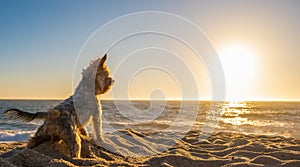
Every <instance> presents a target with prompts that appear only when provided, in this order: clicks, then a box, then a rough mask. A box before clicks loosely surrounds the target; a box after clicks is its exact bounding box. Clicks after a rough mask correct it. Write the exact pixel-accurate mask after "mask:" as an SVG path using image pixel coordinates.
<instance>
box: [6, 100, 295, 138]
mask: <svg viewBox="0 0 300 167" xmlns="http://www.w3.org/2000/svg"><path fill="white" fill-rule="evenodd" d="M60 102H61V101H59V100H0V142H10V141H25V140H28V139H29V137H30V136H32V135H33V134H34V132H35V130H36V128H37V127H38V126H40V125H41V124H42V123H43V122H42V121H40V120H38V121H32V122H29V123H27V122H20V121H18V120H12V119H8V118H6V117H4V116H3V115H2V113H3V112H4V111H5V110H7V109H9V108H18V109H21V110H25V111H29V112H45V111H47V110H48V109H51V108H52V107H54V106H55V105H57V104H58V103H60ZM101 103H102V108H103V130H104V132H105V133H107V132H113V131H117V130H119V129H129V128H131V129H136V130H139V131H156V132H162V131H180V132H184V131H188V130H195V129H201V128H203V127H210V128H211V129H212V130H214V131H215V132H217V131H225V132H235V133H246V134H249V133H251V134H260V135H279V136H284V137H294V138H297V139H300V102H225V103H221V102H213V103H212V102H209V101H152V102H150V101H110V100H103V101H101ZM87 129H88V131H89V132H91V131H92V130H91V126H88V127H87Z"/></svg>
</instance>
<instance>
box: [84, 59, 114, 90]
mask: <svg viewBox="0 0 300 167" xmlns="http://www.w3.org/2000/svg"><path fill="white" fill-rule="evenodd" d="M106 59H107V54H105V55H104V56H103V57H102V58H98V59H96V60H94V61H92V62H91V63H90V65H89V66H88V68H87V69H85V70H83V72H82V75H83V80H82V85H81V86H82V87H80V89H83V90H88V91H95V94H96V95H98V94H104V93H105V92H107V91H108V90H109V89H110V88H111V86H112V84H113V83H114V80H113V79H112V78H111V76H110V71H109V68H108V67H107V66H106V64H105V61H106ZM93 84H94V86H93ZM93 87H95V89H94V90H90V89H92V88H93Z"/></svg>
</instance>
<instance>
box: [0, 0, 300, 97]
mask: <svg viewBox="0 0 300 167" xmlns="http://www.w3.org/2000/svg"><path fill="white" fill-rule="evenodd" d="M299 9H300V1H297V0H284V1H280V0H253V1H234V0H228V1H221V0H219V1H208V0H207V1H201V0H200V1H196V0H194V1H179V0H178V1H176V0H164V1H161V0H154V1H146V0H128V1H123V0H118V1H116V0H115V1H114V0H112V1H101V0H97V1H96V0H95V1H66V0H60V1H58V0H51V1H38V0H35V1H34V0H27V1H21V0H20V1H9V0H7V1H6V0H2V1H1V2H0V24H1V26H0V60H1V61H0V75H1V79H0V82H1V83H0V98H2V99H3V98H5V99H6V98H21V99H22V98H42V99H43V98H50V99H51V98H65V97H67V96H68V95H70V94H71V93H72V75H73V67H74V64H75V61H76V56H77V54H78V52H79V50H80V48H81V47H82V45H83V44H84V42H85V41H86V39H87V38H88V37H89V36H90V35H91V34H92V33H93V32H94V31H95V30H96V29H97V28H99V27H100V26H101V25H103V24H105V23H106V22H108V21H110V20H112V19H114V18H116V17H119V16H122V15H124V14H128V13H132V12H137V11H148V10H155V11H164V12H170V13H174V14H177V15H181V16H183V17H185V18H187V19H189V20H191V21H193V22H194V23H195V24H197V25H198V26H199V27H200V28H202V29H203V31H204V32H205V33H206V34H207V36H208V38H209V39H210V40H211V42H212V44H213V45H214V46H215V47H216V50H217V52H220V54H222V50H224V49H225V50H226V47H230V46H231V45H236V44H243V45H245V46H247V47H248V48H250V50H251V51H253V54H254V55H253V56H254V57H255V63H254V64H255V67H249V68H256V69H257V70H256V71H255V73H254V74H253V75H255V79H253V80H249V82H248V84H245V83H243V84H245V87H241V88H240V89H241V90H232V89H233V88H232V87H230V86H228V87H229V89H230V90H228V91H229V93H228V94H229V95H230V96H233V97H235V96H237V98H239V97H240V98H242V99H271V100H272V99H274V100H300V74H299V71H300V64H299V62H300V48H299V43H300V32H299V29H300V19H299V16H300V10H299ZM124 26H126V25H124ZM223 53H224V52H223ZM225 59H226V58H225ZM237 63H239V62H237ZM132 65H133V66H134V64H132ZM233 65H234V64H233ZM113 70H114V69H112V71H113ZM124 72H126V71H124ZM145 75H149V76H150V74H147V73H145ZM235 77H238V75H237V74H235ZM139 79H141V78H137V81H136V84H137V87H139V89H143V87H142V86H141V85H138V83H140V81H138V80H139ZM116 80H117V81H118V78H117V79H116ZM120 82H121V83H120ZM165 82H167V80H166V81H165ZM235 82H238V81H237V79H236V78H235ZM117 83H118V82H116V84H117ZM119 84H122V80H119ZM151 84H152V85H153V84H154V83H151V82H150V83H149V85H151ZM241 84H242V83H241ZM149 85H147V86H146V87H145V89H152V88H151V87H149ZM116 86H118V85H116ZM245 89H247V91H246V90H245ZM174 91H175V90H174ZM167 92H168V91H167ZM175 92H176V91H175ZM237 92H242V93H243V94H242V95H241V94H236V93H237ZM147 93H148V92H147V91H145V92H144V93H140V94H138V95H136V98H142V97H144V96H147V95H148V94H147ZM170 96H171V97H172V95H170ZM174 96H175V95H174ZM107 97H108V98H109V97H110V95H107Z"/></svg>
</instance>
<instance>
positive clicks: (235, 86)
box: [219, 44, 257, 100]
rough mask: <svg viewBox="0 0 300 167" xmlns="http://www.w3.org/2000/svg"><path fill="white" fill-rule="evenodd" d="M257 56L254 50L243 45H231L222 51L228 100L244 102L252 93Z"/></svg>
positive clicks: (220, 55) (221, 56) (221, 58)
mask: <svg viewBox="0 0 300 167" xmlns="http://www.w3.org/2000/svg"><path fill="white" fill-rule="evenodd" d="M255 56H256V54H255V52H254V51H253V49H251V48H250V47H247V46H246V45H242V44H234V45H230V46H227V47H225V48H223V49H221V50H220V52H219V58H220V60H221V64H222V67H223V71H224V75H225V80H226V88H227V99H229V100H244V99H245V97H246V96H247V92H248V94H249V93H250V92H249V91H250V89H251V87H252V84H253V82H254V80H255V74H256V70H257V63H256V61H255Z"/></svg>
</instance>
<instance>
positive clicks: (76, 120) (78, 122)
mask: <svg viewBox="0 0 300 167" xmlns="http://www.w3.org/2000/svg"><path fill="white" fill-rule="evenodd" d="M75 124H76V128H77V129H78V130H79V132H80V134H82V135H83V136H87V137H89V134H88V132H87V131H86V130H85V129H84V127H83V126H82V124H81V123H80V121H79V119H78V117H76V118H75Z"/></svg>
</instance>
